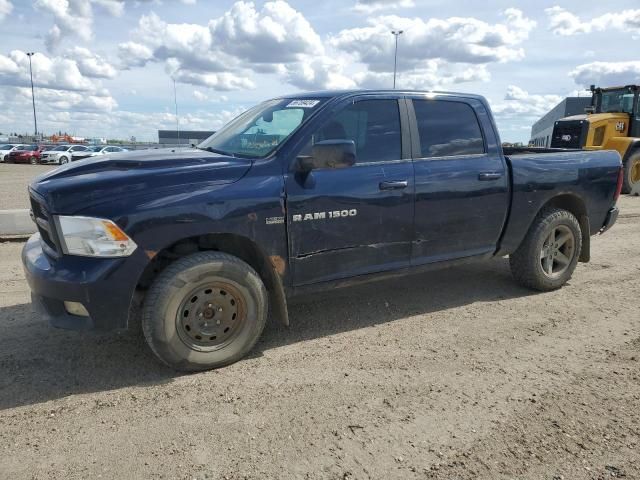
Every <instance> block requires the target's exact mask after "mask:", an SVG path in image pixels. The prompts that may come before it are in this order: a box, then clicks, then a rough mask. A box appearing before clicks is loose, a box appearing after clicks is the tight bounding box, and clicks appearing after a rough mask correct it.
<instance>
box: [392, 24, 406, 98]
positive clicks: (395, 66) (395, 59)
mask: <svg viewBox="0 0 640 480" xmlns="http://www.w3.org/2000/svg"><path fill="white" fill-rule="evenodd" d="M391 33H392V34H393V36H394V37H396V49H395V53H394V54H393V89H394V90H395V88H396V71H397V69H398V37H399V36H400V35H402V34H403V33H404V30H392V31H391Z"/></svg>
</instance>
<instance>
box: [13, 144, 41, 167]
mask: <svg viewBox="0 0 640 480" xmlns="http://www.w3.org/2000/svg"><path fill="white" fill-rule="evenodd" d="M44 148H45V147H44V146H40V145H35V144H34V145H20V146H19V147H18V148H16V149H15V150H14V151H13V152H10V153H9V154H8V155H7V156H6V157H5V163H30V164H31V165H37V164H38V163H40V152H42V150H44Z"/></svg>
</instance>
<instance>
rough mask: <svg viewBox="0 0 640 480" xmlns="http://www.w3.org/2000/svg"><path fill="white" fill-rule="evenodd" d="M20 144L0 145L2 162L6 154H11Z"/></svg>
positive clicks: (0, 159) (0, 160)
mask: <svg viewBox="0 0 640 480" xmlns="http://www.w3.org/2000/svg"><path fill="white" fill-rule="evenodd" d="M20 146H21V145H20V144H19V143H7V144H5V145H0V162H4V157H5V155H9V153H10V152H13V151H14V150H15V149H16V148H18V147H20Z"/></svg>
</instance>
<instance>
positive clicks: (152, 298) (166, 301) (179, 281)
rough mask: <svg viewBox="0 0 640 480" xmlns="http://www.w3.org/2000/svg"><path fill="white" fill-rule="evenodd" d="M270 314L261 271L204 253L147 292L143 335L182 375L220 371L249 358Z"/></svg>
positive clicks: (165, 274) (182, 262) (191, 257)
mask: <svg viewBox="0 0 640 480" xmlns="http://www.w3.org/2000/svg"><path fill="white" fill-rule="evenodd" d="M267 312H268V297H267V292H266V289H265V287H264V284H263V283H262V280H261V279H260V276H259V275H258V274H257V273H256V271H255V270H254V269H253V268H251V267H250V266H249V265H247V264H246V263H245V262H243V261H242V260H240V259H239V258H237V257H234V256H232V255H228V254H226V253H220V252H199V253H194V254H192V255H189V256H187V257H183V258H181V259H179V260H176V261H175V262H174V263H172V264H171V265H169V266H168V267H167V268H166V269H165V270H163V271H162V272H161V273H160V275H159V276H158V277H157V278H156V279H155V281H154V282H153V284H152V285H151V288H150V289H149V291H148V292H147V295H146V298H145V300H144V305H143V309H142V330H143V332H144V336H145V339H146V340H147V343H148V344H149V347H150V348H151V350H152V351H153V353H155V355H156V356H157V357H158V358H159V359H160V360H161V361H162V362H164V363H165V364H167V365H168V366H170V367H172V368H174V369H176V370H182V371H200V370H208V369H212V368H218V367H222V366H225V365H229V364H230V363H233V362H236V361H238V360H240V359H241V358H242V357H244V356H245V355H246V354H247V353H248V352H249V351H250V350H251V348H253V346H254V345H255V343H256V342H257V341H258V338H259V337H260V334H261V333H262V330H263V329H264V326H265V323H266V320H267Z"/></svg>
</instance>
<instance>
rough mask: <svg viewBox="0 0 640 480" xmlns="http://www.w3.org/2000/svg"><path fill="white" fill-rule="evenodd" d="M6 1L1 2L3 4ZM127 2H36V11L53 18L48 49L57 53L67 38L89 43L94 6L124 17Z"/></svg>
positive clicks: (44, 0) (48, 0)
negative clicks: (75, 37)
mask: <svg viewBox="0 0 640 480" xmlns="http://www.w3.org/2000/svg"><path fill="white" fill-rule="evenodd" d="M2 1H4V0H0V2H2ZM125 3H126V0H35V2H34V7H35V8H36V10H38V11H40V12H43V13H48V14H50V15H52V16H53V19H54V24H53V26H52V27H51V29H50V30H49V31H48V32H47V34H46V36H45V44H46V46H47V49H48V50H49V51H50V52H52V51H55V50H56V49H57V48H58V47H59V46H60V44H61V43H62V41H63V40H64V38H65V37H69V36H77V37H78V38H80V40H82V41H85V42H88V41H90V40H91V38H92V37H93V30H92V29H93V16H94V12H93V6H94V5H97V6H99V7H100V8H101V9H102V10H103V11H104V12H106V13H107V14H109V15H111V16H116V17H119V16H122V14H123V13H124V8H125Z"/></svg>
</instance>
